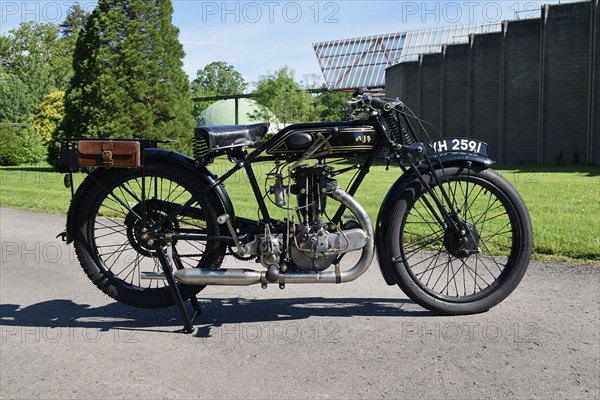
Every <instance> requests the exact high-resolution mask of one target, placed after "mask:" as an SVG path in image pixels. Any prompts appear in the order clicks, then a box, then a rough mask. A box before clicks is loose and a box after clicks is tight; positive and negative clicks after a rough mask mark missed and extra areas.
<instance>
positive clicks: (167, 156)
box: [65, 149, 235, 244]
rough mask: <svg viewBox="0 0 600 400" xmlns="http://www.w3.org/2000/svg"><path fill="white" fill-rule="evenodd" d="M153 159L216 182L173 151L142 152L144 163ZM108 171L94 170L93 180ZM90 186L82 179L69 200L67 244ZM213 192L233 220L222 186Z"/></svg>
mask: <svg viewBox="0 0 600 400" xmlns="http://www.w3.org/2000/svg"><path fill="white" fill-rule="evenodd" d="M153 159H161V160H163V161H168V162H171V163H174V164H177V165H179V166H182V167H184V168H187V169H188V170H189V172H190V174H193V175H195V176H196V177H197V178H198V180H199V182H201V183H202V184H203V185H206V186H209V185H212V184H213V183H214V182H215V181H216V179H217V178H216V177H215V175H214V174H213V173H212V172H210V171H209V170H208V169H206V168H205V167H203V166H200V165H199V164H198V163H197V162H196V161H195V160H194V159H193V158H190V157H188V156H186V155H185V154H181V153H177V152H175V151H171V150H166V149H145V150H144V162H148V161H151V160H153ZM109 172H110V170H109V169H106V168H96V169H95V170H94V171H92V172H91V175H92V177H93V178H97V177H98V176H100V175H101V174H105V173H109ZM91 185H96V183H95V181H94V179H91V178H90V177H88V178H86V179H84V181H83V182H82V183H81V185H79V187H78V188H77V191H76V192H75V195H74V196H73V199H72V200H71V204H70V206H69V211H68V213H67V225H66V231H65V233H66V235H65V239H66V242H67V244H68V243H71V242H73V234H72V231H73V221H74V218H75V216H76V215H77V213H78V208H79V205H80V200H81V198H82V197H83V194H84V193H85V192H86V190H88V188H89V187H90V186H91ZM213 191H214V192H215V194H216V195H217V196H218V198H219V200H220V201H221V204H222V206H223V209H224V210H225V211H226V212H227V214H229V216H230V217H231V219H232V220H235V213H234V209H233V204H232V203H231V199H230V198H229V195H228V194H227V191H226V190H225V187H224V186H223V184H218V185H216V186H215V187H214V189H213Z"/></svg>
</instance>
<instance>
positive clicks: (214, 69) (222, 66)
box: [191, 61, 248, 117]
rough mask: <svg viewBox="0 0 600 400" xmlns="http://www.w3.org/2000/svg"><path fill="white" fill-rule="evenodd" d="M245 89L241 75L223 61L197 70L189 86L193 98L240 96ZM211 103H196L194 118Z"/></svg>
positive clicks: (245, 85)
mask: <svg viewBox="0 0 600 400" xmlns="http://www.w3.org/2000/svg"><path fill="white" fill-rule="evenodd" d="M247 87H248V85H247V84H246V82H245V81H244V78H243V77H242V74H241V73H239V72H238V71H236V70H235V68H234V67H233V65H229V64H227V63H226V62H224V61H215V62H212V63H210V64H208V65H206V66H205V67H204V68H203V69H199V70H198V72H197V73H196V79H194V80H193V81H192V84H191V89H192V97H194V98H199V97H212V96H229V95H234V94H242V93H244V91H245V90H246V88H247ZM212 103H213V102H212V101H196V102H195V103H194V107H193V111H192V112H193V115H194V116H195V117H196V116H198V115H200V113H201V112H202V111H204V109H205V108H206V107H208V106H209V105H211V104H212Z"/></svg>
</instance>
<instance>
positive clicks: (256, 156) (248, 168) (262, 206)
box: [154, 120, 387, 240]
mask: <svg viewBox="0 0 600 400" xmlns="http://www.w3.org/2000/svg"><path fill="white" fill-rule="evenodd" d="M348 125H357V126H365V125H368V126H371V127H373V128H374V129H375V131H376V132H377V134H378V135H379V136H381V135H383V136H384V137H385V138H387V135H386V134H385V133H384V132H383V131H382V130H381V128H380V124H379V123H377V122H375V121H371V120H358V121H352V122H343V123H340V122H330V123H322V124H321V123H318V124H297V125H294V129H302V128H303V127H316V126H318V127H322V128H335V127H338V126H348ZM286 133H287V130H285V129H284V130H282V131H280V132H279V133H278V134H276V135H274V136H273V137H271V138H269V140H267V141H266V142H265V143H263V144H262V145H261V146H259V147H258V148H256V149H254V151H252V152H251V153H249V154H245V155H244V158H242V159H241V160H237V161H236V164H235V165H234V166H233V167H232V168H231V169H230V170H229V171H227V172H226V173H225V174H223V175H222V176H220V177H218V178H215V180H214V182H213V183H212V184H211V185H209V186H208V187H205V188H204V190H202V191H200V192H199V193H198V194H196V195H194V196H192V197H191V198H190V199H189V200H188V201H187V202H185V203H184V204H182V205H181V206H179V207H177V208H176V209H174V210H172V211H171V212H170V213H169V214H167V215H166V216H165V217H164V218H163V219H161V220H160V221H159V222H158V223H156V224H155V225H154V227H156V228H158V227H160V226H162V225H164V224H166V223H167V222H168V221H170V220H171V219H172V218H174V217H175V216H176V215H177V214H179V213H180V212H181V211H182V210H183V209H185V208H187V207H190V206H191V205H192V204H194V203H195V202H196V201H198V200H199V199H201V198H202V196H204V195H206V194H207V193H208V192H210V191H211V190H213V189H214V188H215V187H217V186H219V185H222V184H223V182H225V181H226V180H227V179H229V178H230V177H231V176H232V175H233V174H235V173H236V172H238V171H239V170H240V169H244V170H245V172H246V174H247V176H248V180H249V181H250V185H251V187H252V190H253V192H254V196H255V199H256V202H257V204H258V207H259V210H260V211H261V214H262V216H263V219H264V220H266V221H267V222H268V223H270V222H271V218H270V216H269V212H268V209H267V206H266V203H265V201H264V199H263V196H262V193H261V192H260V187H259V185H258V181H257V179H256V175H255V174H254V171H253V170H252V164H253V163H255V162H264V161H268V160H275V159H278V158H279V157H273V156H266V157H263V156H261V154H262V153H264V152H265V151H267V150H268V149H269V148H271V146H273V144H275V143H276V142H278V141H279V140H280V139H281V136H283V135H285V134H286ZM384 144H385V140H383V139H382V138H379V139H378V141H377V143H376V145H375V146H374V148H373V150H371V152H370V154H369V157H368V158H367V160H366V162H365V164H364V165H362V166H361V168H360V171H359V174H358V176H357V177H356V179H355V182H354V184H353V185H352V187H351V188H349V190H348V194H349V195H350V196H354V194H355V193H356V191H357V190H358V188H359V186H360V184H361V183H362V181H363V179H364V177H365V176H366V175H367V174H368V173H369V169H370V167H371V166H372V165H373V162H374V161H375V159H376V157H377V154H378V153H379V151H381V149H382V148H383V146H384ZM281 158H283V157H281ZM281 158H279V159H281ZM323 158H326V157H323ZM336 158H337V156H336ZM345 209H346V206H344V204H343V203H342V204H340V207H339V208H338V210H337V212H336V213H335V217H334V219H333V222H334V223H338V222H339V220H341V216H342V214H343V212H344V210H345ZM336 218H337V220H336ZM180 240H182V239H181V238H180Z"/></svg>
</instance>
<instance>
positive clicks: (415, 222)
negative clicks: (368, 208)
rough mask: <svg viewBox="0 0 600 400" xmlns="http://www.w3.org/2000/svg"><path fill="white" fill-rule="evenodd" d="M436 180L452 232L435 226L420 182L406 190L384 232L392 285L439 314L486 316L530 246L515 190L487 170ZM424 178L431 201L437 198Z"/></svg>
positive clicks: (509, 287) (520, 271)
mask: <svg viewBox="0 0 600 400" xmlns="http://www.w3.org/2000/svg"><path fill="white" fill-rule="evenodd" d="M435 173H436V174H437V177H438V179H439V180H440V182H441V186H442V187H443V188H444V189H445V192H446V194H447V195H448V197H449V199H450V202H451V203H452V209H454V210H455V211H456V212H457V215H456V217H455V218H454V219H455V221H456V222H457V224H456V226H458V227H459V228H458V229H457V228H450V227H448V226H446V225H445V224H444V223H443V221H441V219H440V216H441V214H440V212H439V211H438V210H437V207H436V203H435V201H434V198H433V196H432V195H431V193H429V192H427V191H426V190H425V188H424V187H423V185H422V184H421V183H419V182H416V183H414V184H413V185H411V186H409V188H408V189H407V190H406V191H405V192H404V193H403V194H402V196H401V197H400V200H399V201H398V202H397V203H396V205H395V209H394V212H393V214H392V215H393V217H392V222H391V224H389V225H388V226H389V227H390V228H389V230H390V232H389V240H390V243H389V248H390V252H391V254H390V256H391V260H392V262H393V264H394V267H395V270H396V273H397V276H398V278H399V286H400V288H401V289H402V290H403V291H404V292H405V293H406V294H407V295H408V296H409V297H410V298H411V299H413V300H414V301H415V302H417V303H418V304H420V305H422V306H424V307H426V308H428V309H430V310H432V311H435V312H438V313H442V314H470V313H477V312H482V311H486V310H488V309H489V308H491V307H493V306H495V305H496V304H498V303H500V302H501V301H502V300H504V299H505V298H506V297H507V296H508V295H509V294H510V293H511V292H512V291H513V290H514V289H515V288H516V286H517V285H518V283H519V282H520V281H521V279H522V277H523V275H524V274H525V271H526V269H527V266H528V264H529V259H530V256H531V250H532V242H533V240H532V229H531V222H530V219H529V214H528V212H527V209H526V207H525V205H524V203H523V201H522V199H521V197H520V196H519V195H518V193H517V192H516V191H515V189H514V188H513V187H512V186H511V185H510V184H509V183H508V182H507V181H506V180H505V179H504V178H502V177H501V176H500V175H498V174H497V173H496V172H494V171H492V170H488V169H482V168H467V167H465V168H458V167H452V168H446V169H445V170H437V171H436V172H435ZM428 177H429V179H428V180H429V183H430V185H431V186H432V189H433V191H434V193H435V195H436V197H438V198H439V199H444V197H443V195H442V190H440V187H439V186H437V185H436V183H435V180H433V179H431V175H429V176H428ZM448 208H449V207H448Z"/></svg>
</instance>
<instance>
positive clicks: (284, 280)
mask: <svg viewBox="0 0 600 400" xmlns="http://www.w3.org/2000/svg"><path fill="white" fill-rule="evenodd" d="M330 196H331V197H333V198H334V199H336V200H337V201H339V202H340V203H342V204H343V205H345V206H346V207H347V208H348V209H349V210H350V211H351V212H352V213H353V214H354V215H355V216H356V218H357V219H358V222H359V223H360V225H361V227H362V229H363V230H364V231H365V234H366V236H367V243H366V244H365V246H364V247H363V248H362V254H361V257H360V259H359V260H358V263H357V264H356V265H355V266H354V267H352V268H350V269H349V270H346V271H340V270H338V269H336V270H335V271H323V272H288V273H286V274H280V275H279V281H278V283H279V284H280V285H285V284H288V283H346V282H351V281H353V280H355V279H356V278H358V277H359V276H361V275H362V274H364V273H365V272H366V271H367V269H368V268H369V266H370V265H371V262H372V261H373V256H374V254H375V235H374V233H373V224H372V223H371V220H370V219H369V216H368V214H367V212H366V211H365V209H364V208H363V207H362V206H361V205H360V204H359V203H358V202H357V201H356V200H354V199H353V198H352V196H350V195H349V194H348V193H346V192H344V191H343V190H342V189H339V188H338V189H335V190H334V191H333V192H332V193H331V194H330ZM173 276H174V277H175V279H176V280H177V281H179V282H181V283H183V284H185V285H192V286H198V285H228V286H248V285H256V284H259V283H260V284H266V283H270V282H269V281H268V280H267V277H266V271H254V270H249V269H238V268H234V269H202V268H186V269H181V270H177V271H174V273H173ZM149 279H151V278H149Z"/></svg>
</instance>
